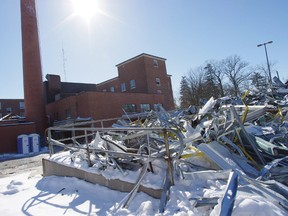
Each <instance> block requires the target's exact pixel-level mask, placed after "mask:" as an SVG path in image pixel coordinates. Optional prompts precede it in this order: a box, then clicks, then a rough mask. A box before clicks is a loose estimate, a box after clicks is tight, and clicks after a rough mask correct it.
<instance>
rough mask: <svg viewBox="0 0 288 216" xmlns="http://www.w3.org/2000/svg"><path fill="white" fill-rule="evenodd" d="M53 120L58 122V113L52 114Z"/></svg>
mask: <svg viewBox="0 0 288 216" xmlns="http://www.w3.org/2000/svg"><path fill="white" fill-rule="evenodd" d="M54 120H55V121H58V120H59V113H58V112H55V113H54Z"/></svg>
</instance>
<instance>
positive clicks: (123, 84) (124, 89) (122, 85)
mask: <svg viewBox="0 0 288 216" xmlns="http://www.w3.org/2000/svg"><path fill="white" fill-rule="evenodd" d="M121 91H122V92H125V91H126V84H125V83H121Z"/></svg>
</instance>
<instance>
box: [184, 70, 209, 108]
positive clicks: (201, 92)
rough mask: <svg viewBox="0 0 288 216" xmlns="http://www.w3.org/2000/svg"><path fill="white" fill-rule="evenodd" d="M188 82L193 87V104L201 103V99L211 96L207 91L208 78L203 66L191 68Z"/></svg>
mask: <svg viewBox="0 0 288 216" xmlns="http://www.w3.org/2000/svg"><path fill="white" fill-rule="evenodd" d="M187 82H188V84H189V87H190V89H191V104H193V105H200V99H208V98H209V95H208V94H207V92H206V91H205V84H206V80H205V71H204V69H203V67H198V68H196V69H194V70H190V71H189V72H188V75H187Z"/></svg>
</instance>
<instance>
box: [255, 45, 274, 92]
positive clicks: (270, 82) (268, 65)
mask: <svg viewBox="0 0 288 216" xmlns="http://www.w3.org/2000/svg"><path fill="white" fill-rule="evenodd" d="M270 43H273V41H269V42H266V43H263V44H258V45H257V47H261V46H263V45H264V48H265V54H266V61H267V67H268V74H269V84H270V86H271V87H272V77H271V71H270V64H269V60H268V54H267V48H266V44H270Z"/></svg>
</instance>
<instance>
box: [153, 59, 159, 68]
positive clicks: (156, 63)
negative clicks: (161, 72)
mask: <svg viewBox="0 0 288 216" xmlns="http://www.w3.org/2000/svg"><path fill="white" fill-rule="evenodd" d="M153 67H157V68H158V61H157V60H156V59H154V60H153Z"/></svg>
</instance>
